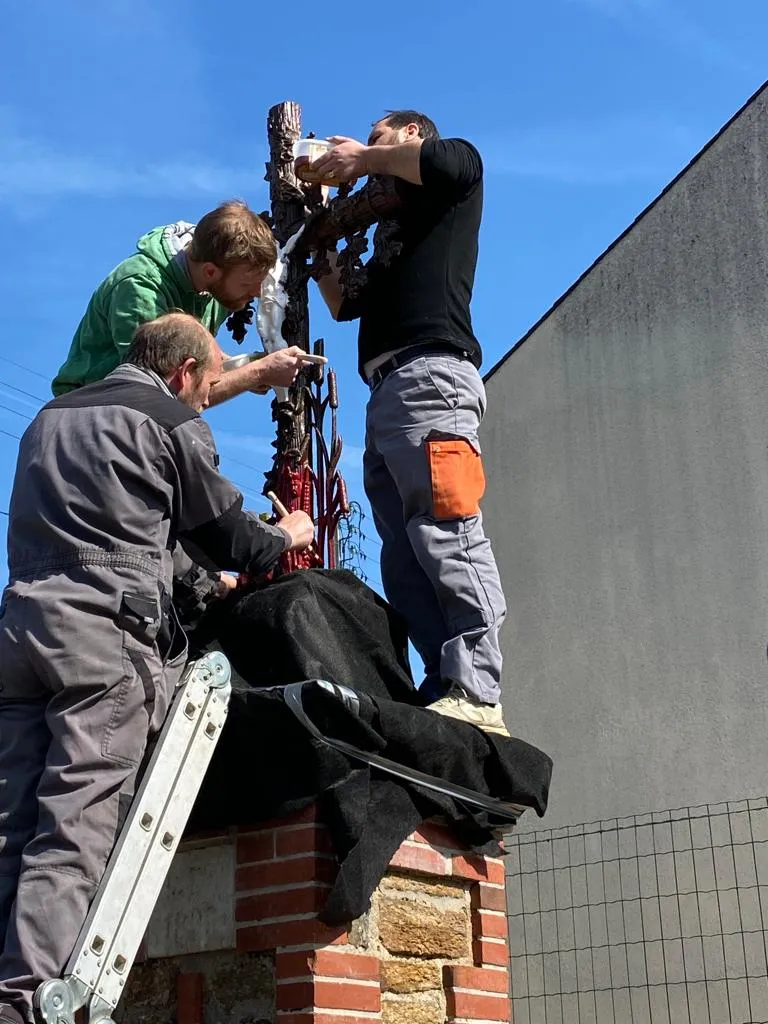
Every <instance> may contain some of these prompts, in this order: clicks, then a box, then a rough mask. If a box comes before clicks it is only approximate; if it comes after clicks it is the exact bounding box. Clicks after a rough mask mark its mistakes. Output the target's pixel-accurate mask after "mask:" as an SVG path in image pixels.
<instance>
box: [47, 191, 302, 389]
mask: <svg viewBox="0 0 768 1024" xmlns="http://www.w3.org/2000/svg"><path fill="white" fill-rule="evenodd" d="M276 259H277V248H276V246H275V240H274V237H273V235H272V232H271V231H270V229H269V227H268V226H267V224H266V223H265V222H264V221H263V220H262V219H261V217H259V216H258V214H256V213H254V212H253V211H252V210H250V209H249V208H248V206H247V205H246V204H245V203H243V202H240V201H238V200H232V201H229V202H226V203H222V204H221V205H220V206H218V207H217V208H216V209H215V210H212V211H211V212H210V213H206V214H205V216H204V217H202V218H201V219H200V221H199V222H198V223H197V224H189V223H187V222H186V221H177V222H176V223H175V224H168V225H166V226H164V227H158V228H153V230H152V231H149V232H147V234H146V235H143V236H142V237H141V238H140V239H139V241H138V243H137V252H135V253H134V254H133V255H132V256H129V257H128V259H126V260H123V262H122V263H120V264H118V266H117V267H115V269H114V270H113V271H112V272H111V273H110V274H109V275H108V276H107V277H106V278H105V279H104V280H103V281H102V282H101V284H100V285H99V286H98V288H97V289H96V291H95V292H94V293H93V295H92V297H91V300H90V302H89V303H88V308H87V309H86V311H85V315H84V316H83V319H82V320H81V321H80V324H79V326H78V328H77V331H76V332H75V336H74V338H73V340H72V344H71V346H70V350H69V355H68V356H67V359H66V362H65V363H64V365H63V366H62V367H61V369H60V370H59V372H58V374H57V375H56V377H55V379H54V381H53V383H52V385H51V389H52V391H53V394H54V395H55V396H57V397H58V396H59V395H63V394H66V393H67V392H68V391H73V390H74V389H75V388H78V387H82V386H83V385H84V384H91V383H93V382H94V381H97V380H102V378H104V377H105V376H106V375H107V374H108V373H110V372H111V371H112V370H114V368H115V367H116V366H117V365H118V364H119V363H120V362H121V361H122V359H123V356H124V355H125V353H126V352H127V351H128V349H129V348H130V345H131V341H132V339H133V333H134V331H135V330H136V328H137V327H139V326H140V325H141V324H143V323H146V322H147V321H149V320H154V319H155V318H157V317H159V316H162V315H163V314H164V313H171V312H182V313H189V314H191V315H192V316H194V317H195V318H196V319H197V320H199V321H200V322H201V323H202V325H203V326H204V327H206V328H207V329H208V330H209V331H210V332H211V334H213V335H214V336H215V335H216V332H217V331H218V330H219V328H220V327H221V325H222V324H223V323H224V321H225V320H226V319H227V317H228V316H229V315H230V313H232V312H234V311H236V310H239V309H242V308H243V307H244V306H246V305H247V304H248V303H249V302H250V301H251V300H252V299H254V298H256V297H257V296H258V295H259V293H260V291H261V284H262V281H263V280H264V278H265V277H266V274H267V272H268V271H269V269H270V268H271V267H272V266H274V263H275V260H276ZM301 355H302V350H301V349H300V348H298V347H296V346H291V347H289V348H285V349H282V350H280V351H278V352H273V353H271V354H270V355H267V356H265V357H264V358H263V359H259V360H255V361H254V362H252V363H249V364H247V365H246V366H243V367H240V368H239V369H236V370H231V371H230V372H229V373H227V374H225V375H224V376H223V377H222V378H221V380H220V381H219V383H218V384H217V385H216V387H215V388H214V389H213V390H212V391H211V397H210V404H211V405H212V406H213V405H219V404H220V403H221V402H224V401H226V400H227V399H228V398H233V397H234V396H235V395H239V394H242V393H243V392H245V391H256V392H258V393H264V392H266V390H267V389H268V388H269V387H288V386H289V385H290V384H292V383H293V381H294V378H295V377H296V374H297V373H298V371H299V369H300V368H301Z"/></svg>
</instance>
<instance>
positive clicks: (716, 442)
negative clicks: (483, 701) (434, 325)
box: [482, 91, 768, 828]
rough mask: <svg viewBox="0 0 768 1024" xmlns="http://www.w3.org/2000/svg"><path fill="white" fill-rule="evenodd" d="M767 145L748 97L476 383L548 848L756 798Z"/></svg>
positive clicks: (766, 435) (765, 121)
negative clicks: (586, 826) (545, 759)
mask: <svg viewBox="0 0 768 1024" xmlns="http://www.w3.org/2000/svg"><path fill="white" fill-rule="evenodd" d="M767 138H768V92H766V91H762V92H761V93H759V94H758V95H757V96H756V97H754V98H753V100H752V101H751V102H750V103H749V104H748V105H747V107H746V108H745V109H744V110H743V111H742V112H740V114H739V115H738V116H737V117H736V118H735V119H734V120H733V121H732V122H731V123H730V124H729V125H728V126H726V128H725V130H724V131H723V132H722V133H721V134H720V135H719V136H718V138H716V139H715V140H714V141H713V143H712V144H711V145H710V146H709V147H708V148H707V149H706V150H705V151H704V152H703V153H702V154H701V155H700V157H699V158H698V159H697V160H696V161H694V162H693V164H692V165H691V166H690V167H689V168H688V169H686V171H685V172H684V173H683V174H682V175H681V176H680V178H678V179H677V180H676V182H674V183H673V184H672V185H671V186H670V188H669V189H668V190H666V191H665V193H664V194H663V195H662V196H661V197H660V199H659V200H658V201H657V202H656V203H655V204H654V205H653V206H652V207H651V208H650V209H649V210H648V211H646V213H645V214H644V215H643V216H642V217H641V218H639V219H638V221H637V222H636V223H635V224H634V225H633V226H632V227H631V229H630V230H629V231H628V232H627V233H626V234H625V235H624V236H622V238H620V239H619V240H618V242H617V243H616V244H615V245H614V246H613V247H612V248H611V249H610V250H609V251H608V252H607V253H606V254H605V255H604V256H603V257H602V258H601V259H600V260H599V261H598V262H597V264H596V265H595V266H594V267H593V268H591V269H590V270H589V271H588V273H586V274H585V275H584V277H583V278H582V279H581V280H580V281H579V282H578V283H577V284H576V285H575V287H574V288H573V289H572V290H571V291H570V292H569V293H568V294H567V295H566V296H565V297H564V298H563V300H561V302H560V303H559V304H557V305H556V307H555V308H554V309H553V310H552V311H551V312H550V313H549V314H548V315H547V316H546V317H545V318H544V319H543V320H542V321H541V322H540V323H539V324H538V325H537V326H536V327H535V328H534V329H533V330H532V332H531V333H530V334H529V336H528V337H527V338H526V339H524V342H523V343H522V344H521V345H520V346H518V347H517V348H515V349H514V350H513V351H512V353H511V354H510V355H509V356H508V357H507V358H506V359H505V360H503V361H502V362H501V364H499V365H498V367H496V368H495V369H494V370H493V371H492V372H491V373H490V374H489V375H488V378H487V391H488V413H487V417H486V421H485V424H484V430H483V434H482V442H483V451H484V456H485V460H486V469H487V476H488V490H487V494H486V497H485V500H484V506H483V508H484V514H485V518H486V522H487V525H488V528H489V532H490V534H491V537H492V539H493V543H494V547H495V551H496V554H497V558H498V560H499V563H500V569H501V573H502V577H503V582H504V587H505V591H506V594H507V599H508V605H509V618H508V621H507V624H506V625H505V627H504V632H503V644H504V651H505V656H506V667H505V681H504V703H505V709H506V718H507V721H508V722H509V723H510V724H511V726H512V728H513V731H514V732H515V733H516V734H517V735H520V736H522V737H524V738H525V739H528V740H530V741H531V742H533V743H535V744H537V745H538V746H540V747H542V748H543V749H544V750H546V751H547V752H548V753H549V754H551V755H552V757H553V758H554V761H555V771H554V777H553V783H552V795H551V804H550V811H549V813H548V815H547V819H546V820H545V822H543V823H542V824H543V825H544V826H546V827H548V828H556V827H558V826H560V825H564V824H572V823H580V822H587V821H597V820H601V819H607V818H620V817H626V816H628V815H635V814H643V813H646V812H650V811H654V810H658V809H666V808H674V807H693V806H696V805H701V804H712V803H714V802H718V801H729V800H738V799H744V798H747V797H758V796H761V795H763V794H765V793H766V792H768V699H767V695H768V662H766V640H768V217H767V216H766V211H768V143H767V142H766V139H767ZM511 285H512V291H513V286H514V282H512V283H511ZM535 824H537V823H536V822H535V821H533V822H530V823H526V821H525V819H523V823H522V827H523V828H526V827H531V825H535Z"/></svg>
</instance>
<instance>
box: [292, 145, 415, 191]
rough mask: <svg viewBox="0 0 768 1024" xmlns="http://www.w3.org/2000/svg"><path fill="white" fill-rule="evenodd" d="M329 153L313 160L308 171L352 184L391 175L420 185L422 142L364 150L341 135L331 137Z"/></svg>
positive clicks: (365, 148) (366, 148)
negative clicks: (371, 175) (363, 178)
mask: <svg viewBox="0 0 768 1024" xmlns="http://www.w3.org/2000/svg"><path fill="white" fill-rule="evenodd" d="M330 141H331V142H333V143H335V145H334V147H333V149H330V150H328V152H327V153H326V154H325V155H324V156H321V157H320V159H319V160H315V161H314V162H313V163H312V164H311V167H312V170H313V171H317V172H318V173H321V174H322V175H323V177H328V176H329V175H332V176H333V177H334V178H335V179H336V180H337V181H355V180H356V179H357V178H362V177H365V175H367V174H381V175H392V176H393V177H395V178H402V179H403V180H404V181H410V182H411V184H413V185H421V166H420V164H421V147H422V144H423V142H424V140H423V139H413V140H411V141H409V142H401V143H398V144H397V145H395V146H365V145H363V143H362V142H358V141H357V140H356V139H348V138H347V137H346V136H345V135H332V136H331V138H330Z"/></svg>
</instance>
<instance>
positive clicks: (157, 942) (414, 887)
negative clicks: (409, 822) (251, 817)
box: [116, 808, 511, 1024]
mask: <svg viewBox="0 0 768 1024" xmlns="http://www.w3.org/2000/svg"><path fill="white" fill-rule="evenodd" d="M335 870H336V867H335V860H334V857H333V855H332V853H331V847H330V843H329V840H328V836H327V833H326V832H325V829H324V828H323V826H322V825H320V824H319V823H318V821H317V818H316V814H315V810H314V808H310V809H308V810H307V811H304V812H302V813H301V814H298V815H295V816H293V817H292V818H289V819H283V820H280V821H277V822H268V823H266V824H263V825H260V826H259V827H258V828H253V829H239V830H237V831H233V832H232V833H225V834H221V835H216V836H207V837H204V838H201V839H199V840H195V841H190V842H187V843H185V844H184V845H183V846H182V847H181V849H180V851H179V853H178V854H177V856H176V859H175V861H174V864H173V867H172V869H171V873H170V875H169V877H168V879H167V882H166V885H165V888H164V890H163V894H162V896H161V898H160V901H159V903H158V905H157V908H156V910H155V914H154V916H153V919H152V922H151V924H150V927H149V929H148V931H147V935H146V938H145V943H144V950H143V953H142V958H141V959H140V961H139V962H137V964H136V966H135V967H134V969H133V972H132V974H131V978H130V981H129V984H128V987H127V989H126V994H125V996H124V998H123V1000H122V1002H121V1004H120V1006H119V1007H118V1012H117V1013H116V1017H117V1018H118V1020H119V1021H122V1022H124V1024H371V1022H372V1021H383V1022H385V1024H401V1022H402V1024H443V1022H444V1021H448V1022H451V1024H454V1022H455V1024H469V1022H472V1024H477V1022H481V1021H482V1022H487V1024H490V1022H493V1024H496V1022H499V1021H510V1020H511V1007H510V1000H509V996H508V951H507V921H506V913H505V906H506V904H505V893H504V866H503V863H502V861H501V859H499V858H490V857H479V856H477V855H474V854H470V853H468V852H467V851H465V850H463V849H461V848H460V847H459V846H458V845H457V844H456V842H455V841H454V840H453V839H451V837H450V834H449V833H448V832H446V831H444V830H441V829H439V828H436V827H433V826H424V828H423V829H422V830H420V831H418V832H415V833H413V835H411V836H410V837H409V838H408V839H407V840H406V841H405V842H404V843H403V845H402V846H401V847H400V849H399V850H398V852H397V853H396V855H395V856H394V857H393V859H392V861H391V863H390V866H389V869H388V871H387V874H386V875H385V877H384V878H383V879H382V881H381V883H380V885H379V886H378V888H377V890H376V892H375V894H374V897H373V900H372V904H371V908H370V910H369V911H368V912H367V913H366V914H364V915H363V916H362V917H360V918H358V919H357V920H355V921H350V922H349V923H348V924H347V925H345V926H343V927H338V928H329V927H327V926H326V925H323V924H322V923H321V922H320V921H318V919H317V911H318V910H319V908H320V907H321V906H322V904H323V901H324V899H325V896H326V894H327V892H328V889H329V888H330V884H331V882H332V881H333V877H334V874H335Z"/></svg>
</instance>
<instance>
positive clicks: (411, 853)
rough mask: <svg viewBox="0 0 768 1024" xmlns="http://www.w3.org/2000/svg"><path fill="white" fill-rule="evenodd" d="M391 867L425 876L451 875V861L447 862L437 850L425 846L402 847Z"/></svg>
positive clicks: (390, 864) (393, 859) (390, 863)
mask: <svg viewBox="0 0 768 1024" xmlns="http://www.w3.org/2000/svg"><path fill="white" fill-rule="evenodd" d="M389 866H390V867H391V868H401V869H406V870H408V871H418V872H419V873H420V874H424V875H448V874H450V861H449V860H446V858H445V857H444V856H443V855H442V854H441V853H438V852H437V850H433V849H431V848H430V847H429V846H425V845H423V844H420V845H418V846H406V845H403V846H401V847H400V849H399V850H398V851H397V853H396V854H395V855H394V857H393V858H392V860H391V861H390V862H389Z"/></svg>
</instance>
